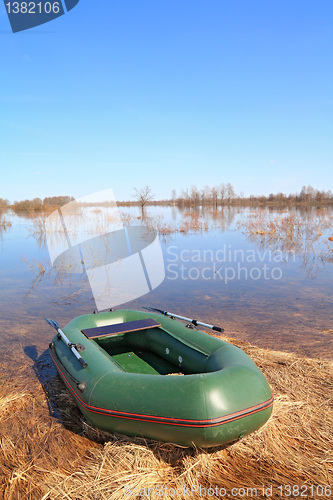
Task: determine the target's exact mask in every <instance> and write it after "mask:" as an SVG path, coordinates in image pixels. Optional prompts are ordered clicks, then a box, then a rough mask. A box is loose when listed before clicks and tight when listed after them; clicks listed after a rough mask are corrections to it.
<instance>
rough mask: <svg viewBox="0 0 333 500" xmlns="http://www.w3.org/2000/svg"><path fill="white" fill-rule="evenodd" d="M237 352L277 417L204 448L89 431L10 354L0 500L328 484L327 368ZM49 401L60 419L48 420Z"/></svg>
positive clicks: (2, 393) (59, 392)
mask: <svg viewBox="0 0 333 500" xmlns="http://www.w3.org/2000/svg"><path fill="white" fill-rule="evenodd" d="M238 344H239V343H238ZM239 345H240V344H239ZM241 346H242V348H243V349H244V350H245V351H246V352H247V353H248V354H249V355H250V356H251V357H252V359H254V361H255V362H256V363H257V364H258V366H259V367H260V368H261V369H262V370H263V372H264V373H265V375H266V377H267V378H268V380H269V382H270V384H271V385H272V388H273V392H274V395H275V404H274V412H273V415H272V417H271V419H270V420H269V421H268V423H267V424H266V425H265V426H264V427H263V428H262V429H260V430H259V431H258V432H256V433H254V434H252V435H250V436H248V437H246V438H244V439H243V440H242V441H240V442H238V443H236V444H234V445H232V446H230V447H228V448H225V449H213V450H206V451H205V450H201V449H197V450H196V449H188V448H183V447H179V446H176V445H172V444H163V443H157V442H152V441H149V442H146V441H144V440H143V439H138V438H137V439H131V438H126V437H124V436H115V435H111V434H107V433H103V432H100V431H98V430H95V429H93V428H91V427H90V426H89V425H88V424H87V423H86V422H85V421H84V420H83V418H82V417H81V416H80V413H79V412H78V410H77V409H76V407H75V405H74V404H73V402H72V400H71V399H70V397H69V395H68V393H67V391H66V390H65V389H64V386H63V384H62V382H61V381H60V380H59V379H58V378H55V379H54V378H53V379H52V378H51V379H50V380H49V381H48V382H47V386H45V384H44V386H45V387H44V388H45V390H47V394H48V397H46V395H45V392H44V391H43V389H42V387H41V385H40V383H39V382H38V381H37V380H36V378H34V377H33V375H34V372H33V369H32V368H33V367H32V366H31V364H30V365H29V360H27V358H25V357H23V355H22V356H21V359H19V361H20V369H17V367H16V368H15V367H13V366H10V364H9V360H10V357H11V356H10V353H7V355H6V357H5V359H8V365H7V364H6V361H4V364H3V365H2V367H0V369H1V372H2V374H3V375H2V383H1V385H0V412H1V413H0V415H1V417H0V422H1V436H0V470H1V471H2V475H1V483H0V498H3V499H4V500H16V499H31V500H34V499H38V500H41V499H43V500H51V499H52V500H57V499H59V500H60V499H61V500H63V499H70V500H79V499H80V500H84V499H86V500H105V499H122V498H135V497H136V498H139V496H140V492H141V497H142V496H143V495H144V494H146V497H147V498H164V499H166V498H172V497H173V498H177V499H178V498H179V499H188V498H202V497H204V496H205V494H204V493H205V491H204V490H203V488H206V489H207V490H208V488H209V487H210V488H213V489H214V490H215V491H216V488H217V490H220V489H221V488H225V490H226V492H227V497H228V494H229V497H230V495H231V491H232V488H245V489H246V488H256V489H257V490H256V493H257V494H256V495H254V493H255V490H252V495H251V496H256V497H257V498H262V497H263V496H262V487H263V485H264V486H265V487H270V486H271V485H272V491H273V496H272V498H281V496H280V494H279V491H278V490H277V488H278V486H280V485H282V486H284V485H288V484H289V485H290V484H291V485H298V486H301V485H308V486H310V485H311V484H312V485H318V484H319V485H326V484H332V480H333V459H332V429H333V401H332V399H333V398H332V393H333V391H332V383H333V378H332V375H333V367H332V363H329V362H322V361H320V360H315V359H307V358H298V357H296V356H294V355H292V354H286V353H280V352H271V351H267V350H264V349H258V348H256V347H254V346H251V345H248V344H241ZM37 366H38V365H37ZM39 368H40V367H39ZM50 401H51V403H52V401H54V402H56V405H57V409H58V411H59V412H60V414H61V419H59V420H57V419H56V418H54V417H52V416H50V411H49V404H50ZM200 488H201V491H200ZM175 490H177V496H176V493H175ZM129 491H133V493H135V495H134V496H129V495H126V492H127V493H128V492H129ZM221 491H223V490H221ZM210 492H211V493H212V490H210ZM241 493H244V492H243V491H242V492H241ZM319 493H320V491H319ZM191 495H192V496H191ZM207 496H208V495H207ZM241 496H243V497H244V495H239V496H237V497H238V498H240V497H241ZM247 496H249V495H247ZM227 497H225V496H224V495H223V494H222V495H220V496H219V495H215V494H214V495H211V496H210V498H227ZM311 498H328V497H327V496H324V495H320V494H319V495H316V494H315V495H314V496H313V497H311Z"/></svg>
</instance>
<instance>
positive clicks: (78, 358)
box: [57, 328, 88, 368]
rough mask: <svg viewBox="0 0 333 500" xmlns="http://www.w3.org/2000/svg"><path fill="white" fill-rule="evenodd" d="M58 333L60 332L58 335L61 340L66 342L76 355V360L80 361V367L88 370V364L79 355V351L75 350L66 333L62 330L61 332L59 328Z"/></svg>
mask: <svg viewBox="0 0 333 500" xmlns="http://www.w3.org/2000/svg"><path fill="white" fill-rule="evenodd" d="M57 332H58V335H59V336H60V337H61V339H62V340H63V341H64V342H65V344H67V345H68V347H69V348H70V350H71V351H72V353H73V354H74V356H75V357H76V359H77V360H78V361H79V363H80V365H81V366H82V367H83V368H87V366H88V363H87V362H86V361H85V360H84V359H83V358H82V356H81V355H80V354H79V353H78V351H77V350H76V349H75V347H74V346H73V344H72V342H70V341H69V340H68V338H67V337H66V335H65V334H64V332H63V331H62V330H60V328H57Z"/></svg>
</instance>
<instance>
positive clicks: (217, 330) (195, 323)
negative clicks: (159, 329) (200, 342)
mask: <svg viewBox="0 0 333 500" xmlns="http://www.w3.org/2000/svg"><path fill="white" fill-rule="evenodd" d="M144 309H147V310H148V311H157V312H159V313H161V314H164V316H170V317H171V318H177V319H182V320H184V321H189V322H190V323H192V324H193V325H194V326H197V325H201V326H205V327H206V328H211V329H212V330H215V331H216V332H221V333H222V332H224V328H221V327H219V326H214V325H208V324H207V323H201V321H197V320H196V319H190V318H185V317H184V316H178V314H173V313H171V312H168V311H162V309H156V308H155V307H144Z"/></svg>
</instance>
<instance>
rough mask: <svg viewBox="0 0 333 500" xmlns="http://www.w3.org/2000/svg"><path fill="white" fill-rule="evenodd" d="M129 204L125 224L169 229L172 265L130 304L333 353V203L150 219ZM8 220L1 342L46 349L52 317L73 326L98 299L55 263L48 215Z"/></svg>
mask: <svg viewBox="0 0 333 500" xmlns="http://www.w3.org/2000/svg"><path fill="white" fill-rule="evenodd" d="M120 212H121V215H122V221H123V223H124V224H125V225H127V226H133V225H140V224H144V225H145V226H148V227H151V228H154V229H155V230H157V231H158V232H159V234H160V242H161V246H162V253H163V259H164V267H165V279H164V280H163V282H162V283H161V284H160V285H159V286H158V287H157V288H155V289H153V290H152V291H151V292H150V293H148V294H146V295H144V296H142V297H140V298H139V299H136V300H133V301H131V302H129V303H126V304H123V305H122V306H121V307H126V308H135V309H141V308H142V307H143V306H147V305H148V306H153V307H157V308H160V309H163V310H168V311H171V312H174V313H175V314H180V315H184V316H187V317H191V318H196V319H198V320H200V321H203V322H206V323H211V324H216V325H218V326H222V327H223V328H224V329H225V334H226V335H227V336H229V337H236V338H238V339H241V340H244V341H247V342H250V343H252V344H254V345H258V346H260V347H267V348H270V349H277V350H282V351H289V352H294V353H297V354H300V355H305V356H310V357H319V358H323V359H333V300H332V292H333V211H332V210H331V209H328V208H326V209H320V210H319V209H314V208H313V209H309V210H307V211H305V210H303V211H301V210H297V209H293V210H290V211H272V210H268V209H249V208H239V207H238V208H235V207H230V208H228V207H225V208H223V209H222V208H219V209H218V210H212V209H206V210H203V209H200V210H197V211H194V210H190V209H184V210H180V209H178V208H177V207H148V208H147V209H146V213H145V218H144V220H142V218H141V211H140V210H139V208H137V207H131V208H127V207H120ZM4 217H5V221H6V224H1V220H3V218H4ZM1 220H0V255H1V260H0V283H1V288H0V304H1V315H0V334H1V340H0V342H1V348H2V351H5V350H6V349H7V348H8V347H9V346H13V345H15V344H16V343H19V344H20V345H21V346H22V347H25V348H28V347H29V346H32V345H33V346H37V347H36V348H37V350H38V351H40V352H43V351H44V350H45V349H46V348H47V346H48V343H49V341H50V339H51V337H52V336H53V332H52V330H51V329H50V327H48V325H47V324H46V323H45V322H44V320H43V318H44V317H51V318H54V319H57V320H58V321H59V323H60V324H61V325H62V326H64V325H65V324H66V322H68V321H69V320H70V319H72V318H73V317H75V316H77V315H79V314H85V313H90V312H92V311H93V310H95V309H96V305H95V301H94V299H93V294H92V291H91V288H90V285H89V281H88V279H87V276H86V274H85V273H84V272H81V273H80V274H73V273H70V272H67V273H66V272H60V271H59V270H56V269H54V268H53V267H52V265H51V262H50V258H49V252H48V247H47V244H46V237H45V236H46V235H45V229H44V225H43V218H42V217H28V216H20V217H18V216H17V215H14V214H11V213H8V212H7V213H6V214H5V215H4V214H3V215H2V219H1ZM118 307H120V306H118Z"/></svg>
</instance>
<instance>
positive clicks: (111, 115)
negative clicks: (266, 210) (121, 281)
mask: <svg viewBox="0 0 333 500" xmlns="http://www.w3.org/2000/svg"><path fill="white" fill-rule="evenodd" d="M332 26H333V3H332V1H331V0H318V1H316V2H314V1H313V0H311V1H308V0H293V1H292V2H291V1H290V0H274V1H273V0H270V1H267V0H256V1H253V0H232V1H229V0H228V1H227V0H207V1H203V0H200V1H199V0H193V1H191V2H190V1H187V0H182V1H180V2H179V0H178V1H174V0H159V1H156V0H154V1H153V0H140V1H138V0H127V1H126V2H119V1H118V2H110V1H106V0H103V1H102V0H90V1H89V0H80V2H79V4H78V5H77V6H76V7H75V8H74V9H73V10H72V11H70V12H69V13H67V14H65V15H64V16H62V17H60V18H58V19H56V20H54V21H52V22H50V23H47V24H44V25H42V26H40V27H37V28H34V29H31V30H27V31H25V32H21V33H16V34H13V33H11V30H10V25H9V21H8V19H7V16H6V12H5V7H4V5H3V4H1V5H0V170H1V180H0V197H2V198H8V199H9V200H11V201H14V200H20V199H25V198H33V197H35V196H39V197H42V198H43V197H44V196H53V195H61V194H70V195H73V196H76V197H78V196H83V195H86V194H89V193H91V192H94V191H98V190H101V189H105V188H112V189H113V190H114V193H115V195H116V198H117V199H118V200H122V199H131V196H132V195H133V191H134V187H141V186H144V185H146V184H148V185H149V186H150V187H151V188H152V190H153V192H154V193H155V195H156V198H157V199H159V198H165V197H170V196H171V191H172V189H173V188H175V189H176V190H177V193H180V191H181V190H182V189H185V188H187V187H189V188H190V187H191V186H192V185H196V186H197V187H198V188H202V187H204V186H205V185H210V186H212V185H217V184H220V183H222V182H231V183H232V184H233V185H234V187H235V190H236V192H237V193H241V192H243V193H244V194H245V195H250V194H269V193H271V192H278V191H282V192H286V193H290V192H296V191H300V189H301V187H302V186H303V185H304V184H306V185H308V184H311V185H313V186H314V187H315V188H318V189H325V190H327V189H332V190H333V140H332V137H333V127H332V119H333V64H332V60H333V30H332Z"/></svg>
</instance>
